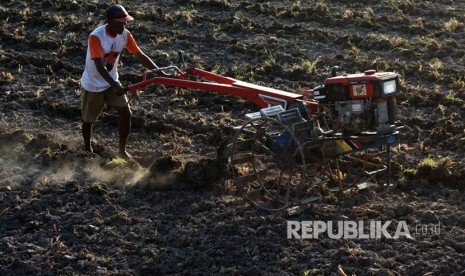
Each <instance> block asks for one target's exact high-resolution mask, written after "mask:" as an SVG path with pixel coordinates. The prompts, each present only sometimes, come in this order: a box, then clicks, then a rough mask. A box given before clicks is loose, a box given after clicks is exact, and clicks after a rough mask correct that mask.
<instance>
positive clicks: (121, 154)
mask: <svg viewBox="0 0 465 276" xmlns="http://www.w3.org/2000/svg"><path fill="white" fill-rule="evenodd" d="M118 156H119V157H121V158H123V159H124V160H132V156H131V155H130V154H129V153H128V152H127V151H122V152H121V151H120V152H119V153H118Z"/></svg>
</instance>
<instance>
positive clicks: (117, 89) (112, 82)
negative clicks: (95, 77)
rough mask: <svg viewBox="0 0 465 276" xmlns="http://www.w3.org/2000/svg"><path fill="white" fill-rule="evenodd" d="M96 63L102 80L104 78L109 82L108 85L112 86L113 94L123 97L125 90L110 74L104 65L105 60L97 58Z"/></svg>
mask: <svg viewBox="0 0 465 276" xmlns="http://www.w3.org/2000/svg"><path fill="white" fill-rule="evenodd" d="M94 62H95V67H96V68H97V72H99V74H100V75H101V76H102V78H104V79H105V80H106V81H107V82H108V84H110V86H111V89H112V90H113V92H114V93H116V94H117V95H123V94H124V93H125V91H124V88H123V87H122V86H121V85H120V84H119V83H117V82H116V81H115V80H114V79H113V78H112V77H111V76H110V73H108V71H107V69H106V68H105V66H104V65H103V59H102V58H95V59H94Z"/></svg>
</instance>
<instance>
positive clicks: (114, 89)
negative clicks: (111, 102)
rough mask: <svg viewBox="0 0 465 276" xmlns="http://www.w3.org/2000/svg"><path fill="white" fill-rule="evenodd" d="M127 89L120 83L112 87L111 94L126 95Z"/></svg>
mask: <svg viewBox="0 0 465 276" xmlns="http://www.w3.org/2000/svg"><path fill="white" fill-rule="evenodd" d="M126 91H127V89H125V88H124V87H123V86H122V85H121V84H120V83H115V84H114V85H112V86H111V92H113V93H115V94H116V95H118V96H122V95H124V94H126Z"/></svg>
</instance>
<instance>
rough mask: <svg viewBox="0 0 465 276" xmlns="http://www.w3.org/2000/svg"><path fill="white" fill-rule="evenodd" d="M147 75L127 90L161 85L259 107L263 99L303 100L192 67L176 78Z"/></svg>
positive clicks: (262, 104) (296, 96)
mask: <svg viewBox="0 0 465 276" xmlns="http://www.w3.org/2000/svg"><path fill="white" fill-rule="evenodd" d="M148 73H150V72H148ZM148 73H146V74H144V80H143V81H141V82H139V83H135V84H133V85H130V86H129V90H130V91H132V92H136V91H137V90H144V89H145V87H147V86H148V85H150V84H162V85H166V86H171V87H181V88H189V89H198V90H205V91H212V92H219V93H223V94H230V95H234V96H239V97H242V98H246V99H248V100H250V101H251V102H253V103H255V104H256V105H258V106H260V107H268V106H269V102H266V101H265V100H264V99H263V97H271V98H276V99H280V100H284V101H286V102H287V103H293V102H295V101H302V100H303V95H300V94H296V93H291V92H286V91H282V90H278V89H274V88H269V87H265V86H261V85H256V84H251V83H247V82H243V81H240V80H236V79H233V78H229V77H224V76H221V75H218V74H215V73H211V72H208V71H205V70H202V69H198V68H194V67H190V68H187V69H186V70H185V71H184V72H182V73H181V74H179V75H178V76H176V77H166V76H156V77H153V78H150V79H147V75H148ZM189 76H194V77H199V78H201V79H202V81H193V80H188V79H187V78H188V77H189ZM305 102H306V101H305Z"/></svg>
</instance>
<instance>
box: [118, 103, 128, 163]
mask: <svg viewBox="0 0 465 276" xmlns="http://www.w3.org/2000/svg"><path fill="white" fill-rule="evenodd" d="M117 110H118V114H119V155H120V156H121V157H122V158H124V159H130V158H131V155H129V154H128V153H127V152H126V143H127V141H128V137H129V133H130V132H131V110H130V109H129V107H128V106H126V107H118V108H117Z"/></svg>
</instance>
